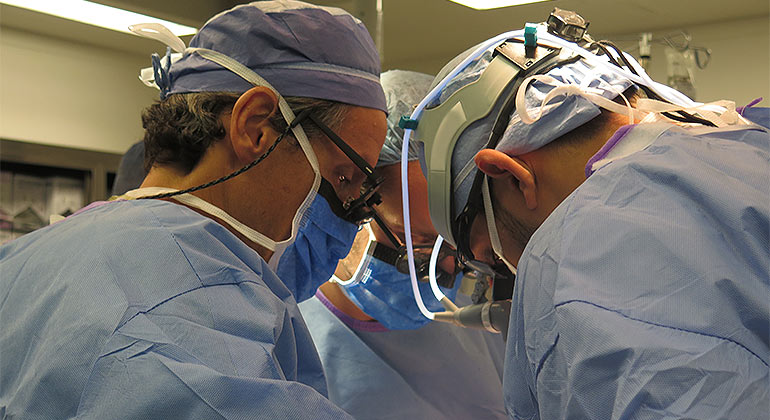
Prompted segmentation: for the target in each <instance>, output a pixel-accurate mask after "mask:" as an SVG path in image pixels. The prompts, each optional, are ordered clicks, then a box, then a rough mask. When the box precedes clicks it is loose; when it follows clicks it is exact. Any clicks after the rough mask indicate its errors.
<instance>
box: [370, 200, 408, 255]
mask: <svg viewBox="0 0 770 420" xmlns="http://www.w3.org/2000/svg"><path fill="white" fill-rule="evenodd" d="M372 219H374V221H375V222H377V224H378V225H380V228H381V229H382V231H383V232H385V236H387V237H388V240H389V241H390V242H391V243H392V244H393V247H394V248H396V249H399V248H401V242H400V241H399V240H398V238H396V235H394V234H393V232H391V231H390V229H389V228H388V225H387V223H385V221H384V220H382V218H381V217H380V215H379V214H378V213H377V210H375V209H374V208H372Z"/></svg>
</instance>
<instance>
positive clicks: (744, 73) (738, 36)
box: [387, 16, 770, 106]
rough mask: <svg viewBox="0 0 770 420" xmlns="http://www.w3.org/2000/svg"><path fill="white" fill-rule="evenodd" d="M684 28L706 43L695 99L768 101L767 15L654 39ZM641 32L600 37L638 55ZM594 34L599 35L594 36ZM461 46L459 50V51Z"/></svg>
mask: <svg viewBox="0 0 770 420" xmlns="http://www.w3.org/2000/svg"><path fill="white" fill-rule="evenodd" d="M679 29H685V30H687V31H688V32H689V33H690V34H691V35H692V43H691V44H692V45H693V46H704V47H708V48H710V49H711V51H712V56H711V62H710V63H709V65H708V66H707V67H706V69H705V70H698V69H696V71H695V89H696V93H697V97H696V99H697V100H699V101H714V100H718V99H730V100H734V101H735V102H736V104H737V105H738V106H740V105H745V104H746V103H748V102H750V101H751V100H753V99H755V98H757V97H760V96H762V97H764V98H765V100H764V101H763V102H762V103H761V104H762V105H763V106H770V19H769V18H768V16H762V17H758V18H752V19H743V20H735V21H729V22H719V23H712V24H707V25H699V26H691V27H684V28H680V27H677V28H670V29H666V30H660V31H655V32H653V38H658V37H660V36H662V35H663V34H667V33H671V32H674V31H676V30H679ZM638 36H639V34H637V33H633V34H616V35H606V34H604V35H602V36H601V38H600V39H602V38H605V39H610V40H618V41H617V43H618V45H619V46H620V47H621V48H623V49H625V50H627V51H630V52H632V53H633V54H634V55H636V54H637V53H638V52H637V51H636V50H635V48H636V47H637V45H638V43H637V42H636V41H630V40H632V39H633V40H635V39H637V38H638ZM597 38H599V37H598V36H597ZM460 52H461V51H457V53H458V54H459V53H460ZM451 59H452V56H446V57H435V56H433V57H431V56H426V57H425V58H424V59H422V60H419V61H415V60H411V61H392V62H388V63H387V64H388V68H400V69H408V70H415V71H422V72H425V73H430V74H435V73H436V72H438V70H439V69H441V67H443V65H444V64H445V63H447V62H448V61H449V60H451ZM648 73H649V74H650V76H651V77H652V78H653V79H654V80H656V81H659V82H661V83H665V82H666V77H667V74H666V56H665V53H664V47H663V46H662V45H658V44H653V49H652V60H651V64H650V70H649V72H648Z"/></svg>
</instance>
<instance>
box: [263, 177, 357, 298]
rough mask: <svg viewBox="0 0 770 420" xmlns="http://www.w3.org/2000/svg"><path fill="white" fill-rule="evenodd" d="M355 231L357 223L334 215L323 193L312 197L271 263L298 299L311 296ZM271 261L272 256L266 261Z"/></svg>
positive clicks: (324, 279)
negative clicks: (292, 237)
mask: <svg viewBox="0 0 770 420" xmlns="http://www.w3.org/2000/svg"><path fill="white" fill-rule="evenodd" d="M322 182H326V181H325V180H324V181H322ZM330 188H331V187H330ZM357 232H358V226H357V225H355V224H353V223H350V222H347V221H345V220H342V219H341V218H339V217H337V216H336V215H335V214H334V213H333V212H332V210H331V207H329V203H328V202H327V201H326V199H325V198H324V197H323V196H322V195H320V194H319V195H317V196H316V197H315V200H313V203H312V204H311V205H310V208H308V210H307V212H306V213H305V217H303V218H302V221H301V222H300V227H299V232H298V233H297V237H296V238H295V240H294V242H292V244H291V245H289V246H288V247H287V248H286V250H285V251H284V252H283V254H282V256H281V257H280V258H279V259H278V260H277V266H276V267H274V270H275V272H276V274H278V277H279V278H280V279H281V281H283V283H284V284H285V285H286V287H288V288H289V289H290V290H291V291H292V293H294V297H295V299H296V300H297V302H302V301H305V300H307V299H310V298H311V297H313V295H314V294H315V292H316V289H318V286H320V285H321V284H323V283H324V282H325V281H327V280H328V279H329V278H330V277H331V276H332V274H334V269H335V268H336V267H337V263H338V262H339V260H341V259H342V258H344V257H345V255H347V254H348V251H350V247H351V246H352V245H353V240H354V239H355V237H356V233H357ZM274 262H276V260H274V259H272V258H271V259H270V262H269V263H268V265H271V264H272V263H274ZM271 268H272V267H271Z"/></svg>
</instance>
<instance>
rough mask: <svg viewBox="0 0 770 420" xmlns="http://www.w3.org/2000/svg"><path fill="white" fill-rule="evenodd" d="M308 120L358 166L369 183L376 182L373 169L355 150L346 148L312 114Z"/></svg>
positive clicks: (333, 133)
mask: <svg viewBox="0 0 770 420" xmlns="http://www.w3.org/2000/svg"><path fill="white" fill-rule="evenodd" d="M310 120H311V121H313V123H314V124H315V125H316V126H317V127H318V128H320V129H321V131H323V133H324V134H326V137H328V138H329V139H330V140H331V141H332V142H333V143H334V144H335V145H336V146H337V147H339V149H340V150H342V153H345V155H347V157H348V158H350V160H352V161H353V163H355V164H356V166H358V169H360V170H361V172H363V173H364V175H366V177H367V178H368V179H369V180H370V181H373V182H376V181H377V179H376V178H375V176H374V169H373V168H372V167H371V166H370V165H369V164H368V163H366V161H365V160H364V159H363V158H362V157H361V155H359V154H358V153H356V152H355V150H353V149H352V148H351V147H350V146H348V144H347V143H345V141H344V140H342V139H341V138H340V137H339V136H338V135H337V134H336V133H335V132H334V131H332V130H331V129H330V128H329V127H327V126H326V124H324V123H322V122H321V121H320V120H319V119H318V118H317V117H316V116H315V115H314V114H310Z"/></svg>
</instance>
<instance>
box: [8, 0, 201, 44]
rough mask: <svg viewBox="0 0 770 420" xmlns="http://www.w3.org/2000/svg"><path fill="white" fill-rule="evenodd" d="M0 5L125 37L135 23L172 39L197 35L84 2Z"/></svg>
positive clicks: (32, 0)
mask: <svg viewBox="0 0 770 420" xmlns="http://www.w3.org/2000/svg"><path fill="white" fill-rule="evenodd" d="M0 3H2V4H7V5H10V6H15V7H21V8H23V9H29V10H34V11H36V12H40V13H45V14H49V15H53V16H58V17H60V18H64V19H69V20H74V21H77V22H81V23H85V24H88V25H94V26H100V27H102V28H107V29H112V30H113V31H120V32H125V33H129V34H130V33H131V32H130V31H129V30H128V26H129V25H133V24H137V23H160V24H162V25H163V26H165V27H167V28H168V29H170V30H171V32H172V33H173V34H174V35H176V36H184V35H193V34H195V33H196V32H197V31H198V30H197V29H195V28H193V27H191V26H185V25H180V24H178V23H174V22H169V21H167V20H163V19H158V18H154V17H152V16H147V15H143V14H140V13H134V12H129V11H128V10H123V9H118V8H115V7H110V6H105V5H103V4H99V3H94V2H90V1H85V0H0Z"/></svg>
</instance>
